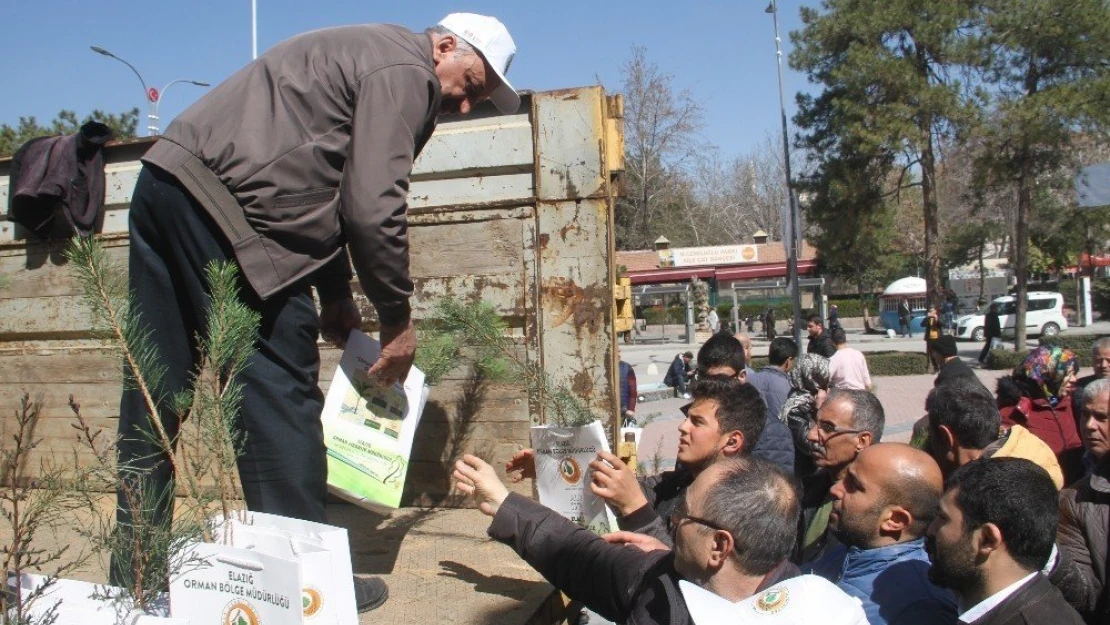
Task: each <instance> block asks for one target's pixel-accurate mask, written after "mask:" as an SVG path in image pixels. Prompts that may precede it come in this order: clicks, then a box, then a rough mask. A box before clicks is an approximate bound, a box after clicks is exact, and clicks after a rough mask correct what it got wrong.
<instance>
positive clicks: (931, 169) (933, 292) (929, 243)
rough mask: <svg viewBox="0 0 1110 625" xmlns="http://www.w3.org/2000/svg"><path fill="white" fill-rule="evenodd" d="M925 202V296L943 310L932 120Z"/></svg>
mask: <svg viewBox="0 0 1110 625" xmlns="http://www.w3.org/2000/svg"><path fill="white" fill-rule="evenodd" d="M922 131H923V132H922V134H923V135H924V137H923V145H922V146H921V203H922V207H923V209H924V212H925V293H926V297H928V301H929V305H930V306H936V307H937V309H938V310H939V309H940V304H941V301H940V233H939V231H938V225H937V221H938V218H937V190H936V158H935V156H934V154H933V130H932V120H930V119H928V118H926V120H925V123H923V124H922Z"/></svg>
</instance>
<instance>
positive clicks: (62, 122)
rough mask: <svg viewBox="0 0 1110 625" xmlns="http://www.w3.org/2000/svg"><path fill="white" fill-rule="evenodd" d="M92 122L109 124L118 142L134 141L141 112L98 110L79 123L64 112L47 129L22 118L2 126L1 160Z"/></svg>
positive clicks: (31, 118) (73, 113)
mask: <svg viewBox="0 0 1110 625" xmlns="http://www.w3.org/2000/svg"><path fill="white" fill-rule="evenodd" d="M89 121H98V122H102V123H104V124H106V125H107V126H108V127H109V128H111V129H112V134H113V136H114V138H116V139H130V138H132V137H134V136H135V130H136V128H137V127H138V125H139V109H137V108H133V109H131V110H130V111H124V112H123V113H119V114H115V113H105V112H104V111H101V110H99V109H98V110H94V111H93V112H92V113H90V114H88V115H86V116H85V117H84V118H83V119H81V120H78V118H77V113H75V112H73V111H69V110H63V111H61V112H60V113H58V116H57V117H55V118H54V120H53V121H52V122H50V124H49V125H47V126H43V125H42V124H40V123H39V122H38V120H37V119H36V118H35V117H20V118H19V123H18V124H16V125H15V126H10V125H8V124H0V158H3V157H5V156H11V155H12V154H14V153H15V151H16V150H18V149H19V147H20V146H21V145H23V144H24V143H27V142H28V141H30V140H31V139H34V138H35V137H46V136H52V135H71V134H73V133H75V132H77V131H78V130H79V129H80V128H81V126H82V125H83V124H85V122H89Z"/></svg>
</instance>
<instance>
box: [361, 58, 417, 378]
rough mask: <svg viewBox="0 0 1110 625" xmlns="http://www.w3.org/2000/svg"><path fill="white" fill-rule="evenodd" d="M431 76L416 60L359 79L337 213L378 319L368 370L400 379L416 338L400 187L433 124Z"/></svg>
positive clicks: (403, 193)
mask: <svg viewBox="0 0 1110 625" xmlns="http://www.w3.org/2000/svg"><path fill="white" fill-rule="evenodd" d="M435 80H436V79H435V76H434V74H432V73H431V72H429V71H428V70H427V69H426V68H423V67H419V66H416V65H401V66H391V67H386V68H383V69H380V70H378V71H375V72H372V73H370V74H367V75H364V76H361V77H360V78H359V88H358V100H357V102H356V103H355V109H354V111H355V112H354V116H353V119H352V121H351V143H350V147H349V150H348V155H347V162H346V164H345V165H344V166H343V178H342V180H341V182H340V185H339V215H340V219H341V220H342V229H343V234H344V236H345V237H346V240H347V246H348V249H349V250H350V257H351V262H352V263H353V264H354V268H355V273H356V274H358V279H359V283H360V284H361V285H362V290H363V293H365V294H366V297H368V298H369V299H370V302H371V303H372V304H373V305H374V308H375V310H377V312H378V318H379V319H380V320H381V323H382V326H383V327H382V357H381V359H379V361H378V362H377V363H375V365H374V367H373V368H372V369H371V372H372V373H375V374H376V375H379V376H380V377H382V378H384V379H385V380H386V381H390V380H391V379H404V377H405V376H406V375H407V374H408V370H409V367H411V365H412V357H413V352H414V351H415V349H416V337H415V333H414V332H413V331H412V324H411V321H410V319H409V317H410V313H411V309H410V307H409V297H410V296H411V295H412V290H413V284H412V278H411V277H410V276H409V241H408V221H407V215H406V213H407V210H408V190H409V175H410V174H411V173H412V164H413V160H414V159H415V158H416V150H417V141H418V140H420V139H423V138H424V137H426V136H427V135H428V134H429V133H430V132H431V129H432V127H433V126H434V124H435V110H434V103H435V100H436V97H435V93H436V91H435V83H434V81H435Z"/></svg>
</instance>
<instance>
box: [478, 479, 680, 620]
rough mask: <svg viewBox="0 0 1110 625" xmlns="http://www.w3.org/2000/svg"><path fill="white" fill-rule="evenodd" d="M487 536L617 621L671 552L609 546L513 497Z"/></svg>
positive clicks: (626, 613)
mask: <svg viewBox="0 0 1110 625" xmlns="http://www.w3.org/2000/svg"><path fill="white" fill-rule="evenodd" d="M489 535H490V537H492V538H493V539H494V540H497V541H499V542H502V543H504V544H506V545H509V546H510V547H512V548H513V550H514V551H516V552H517V554H519V555H520V557H521V558H523V559H524V560H525V561H526V562H528V564H530V565H531V566H532V568H534V569H536V571H538V572H539V573H540V574H541V575H543V577H544V579H546V580H547V581H549V582H550V583H551V584H552V585H553V586H555V587H556V588H558V589H559V590H561V591H562V592H564V593H566V594H567V596H569V597H570V598H571V599H574V600H575V601H580V602H582V604H584V605H585V606H586V607H588V608H590V609H591V610H593V611H594V612H597V613H598V614H600V615H601V616H603V617H605V618H607V619H609V620H612V621H616V622H623V621H625V620H627V618H628V616H629V614H630V613H631V610H632V606H633V599H634V598H635V597H636V595H637V593H638V592H639V591H640V589H641V588H642V586H643V583H644V580H646V579H648V578H649V577H648V576H649V574H650V572H651V570H652V569H654V568H655V567H657V566H661V562H662V561H663V560H664V559H666V558H667V557H668V556H669V554H670V552H668V551H652V552H647V553H645V552H643V551H641V550H640V549H639V548H636V547H627V546H622V545H613V544H609V543H607V542H605V541H604V540H602V539H601V538H600V537H599V536H597V535H596V534H594V533H593V532H591V531H589V530H587V529H585V528H582V527H579V526H578V525H576V524H575V523H573V522H572V521H569V520H567V519H565V518H563V517H561V516H559V515H558V514H557V513H555V512H554V511H552V510H550V509H548V508H545V507H544V506H542V505H541V504H539V503H537V502H535V501H532V500H531V499H527V498H525V497H522V496H521V495H518V494H515V493H514V494H511V495H509V496H508V498H507V499H506V500H505V501H504V503H503V504H502V505H501V507H500V509H499V510H498V511H497V515H496V516H494V518H493V522H492V523H491V524H490V527H489Z"/></svg>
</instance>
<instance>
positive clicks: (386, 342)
mask: <svg viewBox="0 0 1110 625" xmlns="http://www.w3.org/2000/svg"><path fill="white" fill-rule="evenodd" d="M380 336H381V341H382V355H381V357H380V358H378V361H377V362H375V363H374V365H373V366H371V367H370V377H376V378H377V379H378V381H379V382H381V383H382V384H384V385H385V386H392V385H393V383H394V382H398V381H400V382H404V381H405V378H407V377H408V375H409V369H411V368H412V359H413V358H414V357H415V356H416V328H414V327H412V320H411V319H410V320H409V321H406V322H405V323H404V324H402V325H399V326H385V325H383V326H382V329H381V333H380Z"/></svg>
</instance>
